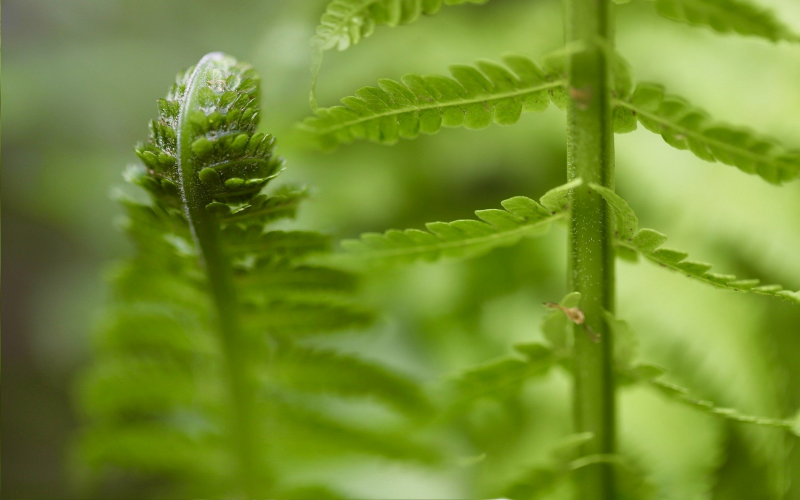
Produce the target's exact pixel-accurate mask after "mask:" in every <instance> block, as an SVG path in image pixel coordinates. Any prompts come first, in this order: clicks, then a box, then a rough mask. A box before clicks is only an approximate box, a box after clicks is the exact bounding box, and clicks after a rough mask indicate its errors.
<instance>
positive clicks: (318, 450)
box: [81, 53, 438, 498]
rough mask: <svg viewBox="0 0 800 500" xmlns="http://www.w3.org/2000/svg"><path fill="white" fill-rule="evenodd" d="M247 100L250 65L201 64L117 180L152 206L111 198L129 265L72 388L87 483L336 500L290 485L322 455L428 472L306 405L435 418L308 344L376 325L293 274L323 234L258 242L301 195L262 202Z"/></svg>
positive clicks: (343, 296)
mask: <svg viewBox="0 0 800 500" xmlns="http://www.w3.org/2000/svg"><path fill="white" fill-rule="evenodd" d="M258 92H259V77H258V75H257V74H256V73H255V71H254V70H253V68H252V67H250V66H249V65H247V64H244V63H241V62H238V61H237V60H235V59H234V58H232V57H230V56H227V55H224V54H220V53H212V54H209V55H207V56H205V57H204V58H203V59H202V60H201V61H200V62H199V63H198V64H197V65H196V66H195V67H193V68H191V69H189V70H187V71H186V72H183V73H181V74H179V75H178V77H177V80H176V83H175V84H174V85H173V86H172V88H171V89H170V91H169V93H168V95H167V98H166V99H161V100H159V101H158V108H159V117H158V119H156V120H153V121H152V122H151V123H150V132H151V133H150V139H149V140H148V141H147V142H145V143H142V144H140V145H139V146H137V148H136V153H137V155H138V156H139V158H140V159H141V160H142V164H141V165H136V166H134V167H132V168H131V169H129V171H128V173H127V179H128V180H129V181H130V182H132V183H133V184H136V185H138V186H141V187H143V188H144V189H145V190H146V191H147V192H148V193H149V195H150V199H149V201H148V202H139V201H135V200H133V199H128V198H123V199H122V200H121V202H122V204H123V206H124V208H125V209H126V212H127V221H126V224H125V227H126V229H127V231H128V233H129V234H130V235H131V236H132V237H133V239H134V241H135V242H136V245H137V252H136V255H135V256H134V257H133V258H132V259H130V260H129V261H128V262H126V263H124V264H123V265H122V266H121V267H120V268H119V269H118V271H117V273H116V275H115V279H114V302H113V305H112V306H111V307H109V310H108V312H107V315H106V320H105V321H104V325H103V328H102V329H101V331H100V334H99V335H98V338H97V342H96V344H97V347H96V350H97V353H98V354H97V360H96V362H95V364H94V366H92V367H91V368H90V369H89V370H88V371H87V373H85V374H84V376H83V379H82V382H81V393H82V407H83V409H84V411H85V413H86V414H87V416H88V418H89V425H88V426H87V429H86V430H85V432H84V434H83V436H82V439H81V452H82V454H83V456H84V457H85V458H86V460H87V461H88V463H89V464H90V465H92V466H94V467H96V468H97V469H98V471H99V472H101V473H102V472H109V471H113V470H115V469H117V470H120V469H121V470H123V471H126V472H128V473H131V474H138V475H143V476H144V477H148V478H158V479H160V480H159V481H155V482H154V483H153V484H154V487H155V490H154V491H153V492H152V493H153V496H155V497H159V498H163V497H170V498H199V497H203V498H267V497H270V498H277V497H280V498H306V497H307V495H309V494H313V495H314V496H316V497H325V498H333V497H338V496H340V495H339V494H336V493H334V492H333V491H332V490H331V489H330V488H329V487H328V485H327V484H326V483H325V480H324V479H322V478H321V479H320V480H319V481H314V480H313V478H312V479H308V478H306V479H298V478H293V477H291V476H290V475H289V474H287V473H286V470H291V468H292V467H293V466H296V464H297V463H305V462H307V461H308V460H316V459H319V458H320V455H324V454H325V451H324V450H328V453H331V452H332V453H334V454H336V455H339V454H347V453H356V454H368V455H375V456H381V457H385V458H387V459H392V460H410V461H415V462H422V463H430V462H434V461H436V460H437V456H438V455H437V453H436V452H435V451H433V450H431V449H430V448H428V447H426V446H424V445H422V444H420V443H416V442H413V441H412V440H411V439H410V438H409V437H407V436H406V435H403V434H401V433H399V432H394V431H393V430H392V429H381V430H380V432H379V431H378V430H376V429H370V428H369V426H358V427H356V426H353V425H352V424H348V423H346V422H343V421H341V419H340V418H338V417H336V416H334V415H332V414H328V412H326V411H325V405H323V404H321V403H320V401H329V400H330V399H331V396H335V398H336V397H338V398H345V399H353V398H357V399H371V400H375V401H376V402H379V403H380V404H382V405H384V406H386V407H387V411H390V412H392V413H397V414H398V416H399V418H400V420H401V421H402V420H403V419H404V418H407V419H413V420H416V419H419V418H420V417H421V416H424V415H426V414H427V413H429V412H430V409H431V405H430V403H429V401H428V399H427V397H426V396H425V395H424V393H423V392H422V391H421V389H420V388H419V387H418V385H417V384H416V383H415V382H413V381H412V380H409V379H407V378H406V377H404V376H402V375H400V374H398V373H395V372H394V371H392V370H389V369H386V368H384V367H382V366H381V365H379V364H376V363H374V362H368V361H366V360H361V359H359V358H358V357H356V356H354V355H352V354H344V353H340V352H337V351H336V350H334V349H331V348H326V347H321V346H315V345H314V339H315V337H318V336H325V335H331V334H334V333H337V332H348V331H351V330H353V329H358V328H361V327H364V326H366V325H368V324H370V323H371V322H372V321H373V319H374V316H375V315H374V313H373V312H372V311H370V310H368V309H365V308H363V307H362V306H360V305H358V301H357V300H356V299H355V295H354V294H355V292H356V288H357V277H356V276H355V275H353V274H351V273H348V272H344V271H341V270H337V269H332V268H328V267H323V266H314V265H310V264H307V263H304V262H303V261H304V259H305V257H307V256H308V255H310V254H315V253H320V252H325V251H326V250H327V248H328V246H329V243H328V242H329V239H328V238H327V237H326V236H324V235H321V234H318V233H314V232H306V231H285V230H275V229H271V228H270V225H271V224H272V223H273V222H275V221H276V220H280V219H286V218H291V217H293V216H294V214H295V212H296V209H297V205H298V203H299V202H300V201H301V200H302V199H303V198H304V197H305V196H306V191H305V190H304V189H299V188H293V187H284V188H279V189H277V190H275V191H273V192H272V193H263V192H262V191H263V190H264V188H265V187H266V186H267V184H269V183H270V181H271V180H272V179H274V178H275V177H276V176H277V175H278V174H279V173H280V171H281V169H282V168H283V167H282V165H283V160H282V159H281V158H280V157H278V156H277V155H276V154H275V140H274V138H273V137H272V136H270V135H265V134H263V133H260V132H257V131H256V129H257V126H258V122H259V115H260V113H261V109H260V103H259V95H258ZM332 374H335V376H333V375H332ZM335 398H334V399H335ZM310 492H313V493H310Z"/></svg>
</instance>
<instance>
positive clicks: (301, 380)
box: [265, 342, 432, 415]
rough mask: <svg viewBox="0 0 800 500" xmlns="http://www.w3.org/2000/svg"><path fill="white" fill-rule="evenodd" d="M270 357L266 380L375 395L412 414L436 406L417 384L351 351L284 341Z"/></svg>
mask: <svg viewBox="0 0 800 500" xmlns="http://www.w3.org/2000/svg"><path fill="white" fill-rule="evenodd" d="M270 361H271V362H270V364H269V366H268V367H267V371H266V373H265V383H273V382H275V383H278V384H280V385H282V386H285V387H289V388H291V389H292V390H294V391H300V392H311V393H320V394H338V395H341V396H351V397H352V396H360V397H368V398H369V397H374V398H376V399H378V400H380V401H382V402H385V403H387V404H388V405H390V406H393V407H394V408H396V409H397V410H399V411H401V412H404V413H408V414H411V415H425V414H428V413H430V411H431V410H432V406H431V403H430V401H428V398H427V397H426V396H425V394H424V393H423V392H422V390H421V389H420V387H419V386H418V385H417V384H415V383H413V382H410V381H409V380H408V379H407V378H404V377H401V376H399V375H397V374H396V373H394V372H392V371H390V370H388V369H386V368H384V367H382V366H378V365H375V364H373V363H370V362H367V361H365V360H362V359H359V358H357V357H354V356H351V355H343V354H339V353H337V352H335V351H331V350H328V349H319V348H310V347H305V346H301V345H298V344H295V343H290V342H282V343H280V344H279V345H278V346H276V347H275V348H274V349H273V350H272V352H271V353H270Z"/></svg>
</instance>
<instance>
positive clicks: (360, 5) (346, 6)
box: [309, 0, 488, 110]
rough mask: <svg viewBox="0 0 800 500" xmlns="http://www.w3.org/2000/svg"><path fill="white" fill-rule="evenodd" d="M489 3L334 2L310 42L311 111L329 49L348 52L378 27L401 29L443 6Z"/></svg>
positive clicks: (470, 0) (426, 0)
mask: <svg viewBox="0 0 800 500" xmlns="http://www.w3.org/2000/svg"><path fill="white" fill-rule="evenodd" d="M487 1H488V0H411V1H408V0H332V1H331V2H330V3H329V4H328V5H327V6H326V7H325V13H324V14H323V15H322V19H320V23H319V26H317V34H316V35H315V36H314V37H313V38H312V39H311V46H312V50H313V55H312V64H311V95H310V96H309V104H310V105H311V109H313V110H316V109H317V96H316V87H317V79H318V78H319V71H320V69H321V68H322V56H323V54H324V53H325V51H326V50H330V49H333V48H336V49H338V50H346V49H347V48H348V47H350V45H355V44H357V43H358V42H360V41H361V39H362V38H367V37H368V36H370V35H372V33H373V32H374V31H375V27H376V26H379V25H387V26H398V25H400V24H409V23H413V22H414V21H416V20H417V19H418V18H419V17H420V16H421V15H423V14H425V15H432V14H436V13H437V12H439V10H440V9H441V8H442V5H463V4H466V3H473V4H483V3H486V2H487Z"/></svg>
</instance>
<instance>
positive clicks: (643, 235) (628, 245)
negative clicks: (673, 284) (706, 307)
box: [589, 184, 800, 304]
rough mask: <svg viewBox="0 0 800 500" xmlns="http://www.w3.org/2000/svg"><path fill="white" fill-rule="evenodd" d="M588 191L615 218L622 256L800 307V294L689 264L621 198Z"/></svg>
mask: <svg viewBox="0 0 800 500" xmlns="http://www.w3.org/2000/svg"><path fill="white" fill-rule="evenodd" d="M589 187H590V188H591V189H593V190H594V191H596V192H597V193H599V194H600V195H601V196H602V197H603V198H605V199H606V201H607V202H608V204H609V206H610V207H611V209H612V210H613V211H614V214H615V216H616V236H617V237H616V240H615V242H616V245H617V248H618V249H621V252H619V254H620V256H621V257H623V258H628V259H630V260H633V259H635V258H636V256H637V255H638V254H642V255H644V256H645V257H647V258H648V259H650V260H652V261H653V262H656V263H658V264H660V265H662V266H664V267H667V268H669V269H672V270H675V271H678V272H680V273H683V274H685V275H686V276H687V277H689V278H692V279H696V280H699V281H702V282H705V283H708V284H711V285H714V286H715V287H717V288H723V289H727V290H732V291H735V292H738V291H743V292H750V293H756V294H760V295H769V296H772V297H777V298H781V299H784V300H788V301H790V302H794V303H796V304H800V292H792V291H789V290H784V289H783V287H782V286H781V285H761V286H759V281H758V280H757V279H740V278H737V277H736V276H733V275H727V274H716V273H710V272H708V271H709V270H710V269H711V264H706V263H705V262H697V261H692V260H687V257H688V254H686V253H684V252H681V251H678V250H672V249H668V248H663V247H662V245H663V244H664V243H665V242H666V241H667V237H666V236H664V235H663V234H661V233H659V232H658V231H654V230H653V229H639V228H638V218H637V217H636V215H635V214H634V213H633V210H632V209H631V208H630V206H629V205H628V203H627V202H626V201H625V200H623V199H622V198H621V197H620V196H619V195H618V194H616V193H615V192H613V191H611V190H610V189H606V188H604V187H602V186H598V185H596V184H589Z"/></svg>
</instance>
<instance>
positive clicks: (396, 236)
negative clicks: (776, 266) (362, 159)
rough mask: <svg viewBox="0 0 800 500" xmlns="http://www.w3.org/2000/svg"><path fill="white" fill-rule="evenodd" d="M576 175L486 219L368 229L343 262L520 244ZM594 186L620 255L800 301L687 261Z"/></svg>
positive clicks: (552, 216) (551, 213)
mask: <svg viewBox="0 0 800 500" xmlns="http://www.w3.org/2000/svg"><path fill="white" fill-rule="evenodd" d="M581 182H582V181H581V180H580V179H577V180H575V181H572V182H570V183H568V184H564V185H563V186H560V187H558V188H555V189H553V190H551V191H549V192H548V193H546V194H545V195H544V196H543V197H542V198H541V200H540V203H537V202H535V201H533V200H531V199H530V198H525V197H521V196H518V197H515V198H510V199H508V200H506V201H504V202H502V205H503V207H504V208H505V210H478V211H476V212H475V213H476V215H477V216H478V217H479V218H480V219H482V221H483V222H480V221H475V220H460V221H454V222H450V223H444V222H435V223H431V224H428V226H427V227H428V231H420V230H417V229H407V230H405V231H398V230H389V231H387V232H386V233H384V234H380V233H367V234H364V235H363V236H362V237H361V239H360V240H346V241H344V242H342V245H343V246H344V248H345V249H346V250H347V251H348V253H349V256H341V255H339V256H335V257H334V260H335V261H338V262H342V263H345V262H355V263H357V264H360V265H387V264H402V263H409V262H414V261H417V260H427V261H429V262H432V261H435V260H438V259H440V258H446V257H447V258H471V257H478V256H481V255H483V254H485V253H486V252H488V251H490V250H492V249H494V248H498V247H501V246H509V245H514V244H516V243H518V242H519V241H520V240H521V239H522V237H523V236H538V235H542V234H544V233H545V232H546V230H547V229H548V228H549V226H550V223H551V222H554V221H558V220H562V219H564V218H565V217H566V216H567V213H568V209H569V207H568V205H567V196H568V192H569V189H571V188H573V187H575V186H577V185H580V183H581ZM589 187H590V188H591V189H592V190H594V191H595V192H597V193H598V194H600V195H601V196H603V198H605V199H606V201H607V202H608V204H609V206H610V207H611V209H612V210H613V212H614V214H615V219H616V221H615V222H616V231H615V244H616V245H617V250H618V254H619V256H620V257H622V258H626V259H627V260H634V261H635V260H636V258H637V256H638V254H642V255H644V256H645V257H647V258H648V259H649V260H652V261H654V262H656V263H658V264H661V265H662V266H664V267H667V268H670V269H673V270H675V271H678V272H681V273H683V274H685V275H686V276H688V277H690V278H692V279H696V280H698V281H702V282H704V283H708V284H711V285H714V286H715V287H717V288H723V289H727V290H732V291H736V292H739V291H741V292H750V293H755V294H760V295H768V296H772V297H777V298H781V299H784V300H788V301H790V302H795V303H798V304H800V292H792V291H789V290H784V289H783V287H782V286H781V285H776V284H772V285H760V286H759V281H758V280H756V279H740V278H737V277H736V276H732V275H726V274H716V273H711V272H708V271H709V269H711V264H706V263H704V262H696V261H691V260H686V259H687V257H688V255H687V254H686V253H684V252H680V251H677V250H671V249H667V248H662V245H663V244H664V242H665V241H666V239H667V237H666V236H664V235H663V234H661V233H659V232H657V231H655V230H653V229H639V220H638V218H637V217H636V214H635V213H634V212H633V210H632V209H631V208H630V206H629V205H628V203H627V202H626V201H625V200H623V199H622V198H621V197H620V196H619V195H617V194H616V193H614V192H613V191H612V190H610V189H608V188H605V187H603V186H600V185H597V184H594V183H590V184H589Z"/></svg>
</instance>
